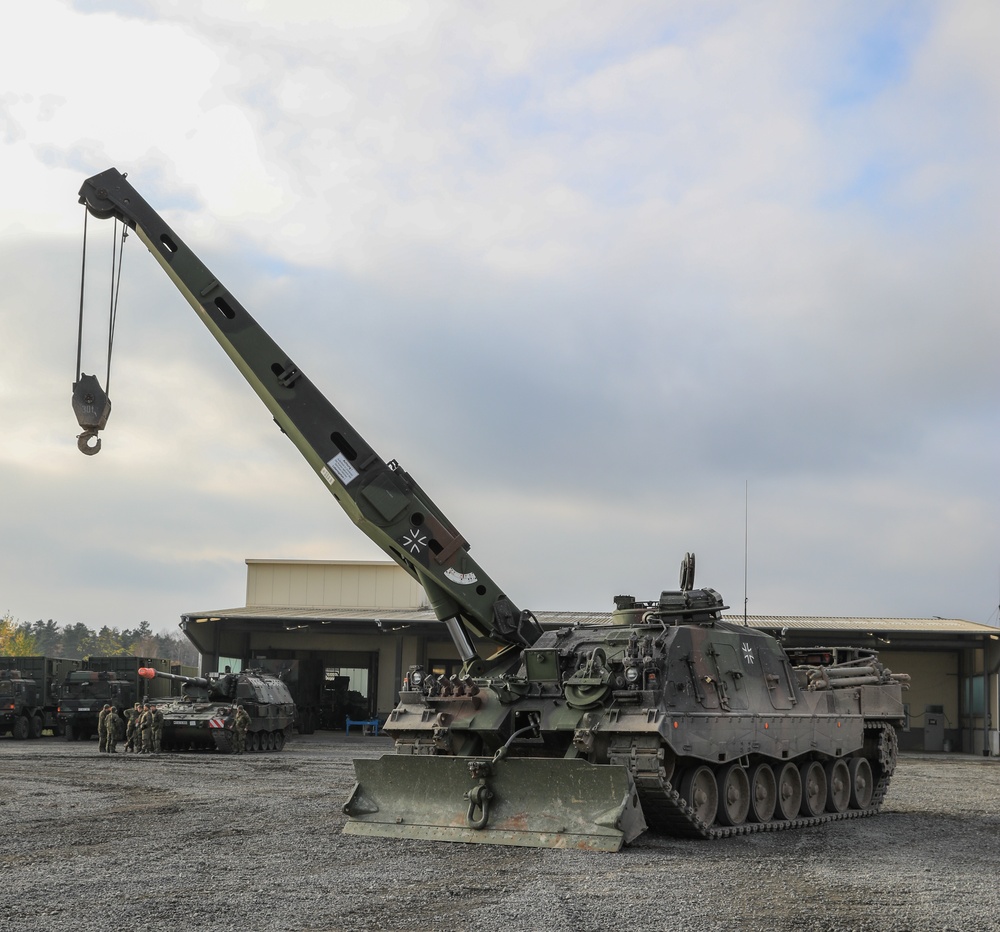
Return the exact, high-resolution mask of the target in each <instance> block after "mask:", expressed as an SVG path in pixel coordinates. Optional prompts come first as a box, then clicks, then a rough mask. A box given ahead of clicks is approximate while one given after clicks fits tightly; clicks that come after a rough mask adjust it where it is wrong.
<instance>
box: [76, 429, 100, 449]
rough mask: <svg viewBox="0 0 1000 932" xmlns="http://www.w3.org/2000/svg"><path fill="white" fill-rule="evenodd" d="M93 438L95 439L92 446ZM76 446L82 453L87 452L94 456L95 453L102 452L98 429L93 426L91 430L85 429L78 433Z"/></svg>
mask: <svg viewBox="0 0 1000 932" xmlns="http://www.w3.org/2000/svg"><path fill="white" fill-rule="evenodd" d="M91 440H93V441H94V443H93V446H91V443H90V441H91ZM76 446H77V449H78V450H79V451H80V452H81V453H85V454H86V455H87V456H93V455H94V454H95V453H100V452H101V438H100V437H98V436H97V429H96V428H92V429H91V430H85V431H84V432H83V433H82V434H77V435H76Z"/></svg>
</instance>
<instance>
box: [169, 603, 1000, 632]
mask: <svg viewBox="0 0 1000 932" xmlns="http://www.w3.org/2000/svg"><path fill="white" fill-rule="evenodd" d="M535 616H536V617H537V618H538V620H539V622H541V624H542V625H544V626H546V627H558V626H560V625H572V624H593V625H601V624H609V623H610V621H611V613H610V612H535ZM183 618H184V620H185V621H187V622H194V623H198V622H210V621H248V622H253V621H258V622H266V621H271V622H276V621H281V622H292V621H294V622H296V623H298V624H315V623H320V624H323V623H325V624H330V623H332V622H335V621H342V622H372V623H374V622H376V621H390V622H397V621H398V622H414V623H419V622H431V623H432V622H436V621H437V618H436V617H435V615H434V612H433V611H432V610H431V609H429V608H425V609H400V608H326V607H322V608H320V607H315V606H313V607H309V606H303V607H289V606H285V605H282V606H266V605H252V606H243V607H240V608H224V609H218V610H215V611H209V612H186V613H185V614H184V616H183ZM723 618H724V619H725V620H726V621H729V622H733V623H736V624H739V623H741V622H742V621H743V616H742V615H738V614H734V613H729V614H724V615H723ZM746 621H747V624H748V625H750V627H753V628H764V629H767V630H771V629H775V630H780V629H782V628H786V629H788V630H789V631H792V630H798V631H844V632H855V633H864V634H872V635H877V634H926V635H935V634H939V635H956V634H958V635H972V636H979V637H984V636H990V635H992V636H994V637H998V638H1000V628H996V627H993V626H992V625H984V624H980V623H979V622H975V621H964V620H962V619H961V618H838V617H832V616H825V615H748V616H747V618H746Z"/></svg>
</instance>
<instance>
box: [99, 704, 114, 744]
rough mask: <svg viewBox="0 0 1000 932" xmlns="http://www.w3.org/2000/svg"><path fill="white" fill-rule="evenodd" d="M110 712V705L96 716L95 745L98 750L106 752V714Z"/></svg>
mask: <svg viewBox="0 0 1000 932" xmlns="http://www.w3.org/2000/svg"><path fill="white" fill-rule="evenodd" d="M110 711H111V706H110V705H105V706H104V708H103V709H101V712H100V714H99V715H98V716H97V743H98V749H99V750H101V751H106V750H107V749H108V713H109V712H110Z"/></svg>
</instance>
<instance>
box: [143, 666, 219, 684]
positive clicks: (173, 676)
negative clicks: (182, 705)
mask: <svg viewBox="0 0 1000 932" xmlns="http://www.w3.org/2000/svg"><path fill="white" fill-rule="evenodd" d="M139 676H141V677H143V678H144V679H147V680H151V679H153V678H154V677H157V676H160V677H163V679H165V680H177V681H178V682H180V683H193V684H194V685H195V686H210V685H211V683H210V682H209V681H208V680H206V679H205V677H203V676H181V675H179V674H177V673H164V672H163V671H162V670H154V669H153V668H152V667H140V668H139Z"/></svg>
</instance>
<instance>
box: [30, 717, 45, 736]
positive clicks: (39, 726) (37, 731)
mask: <svg viewBox="0 0 1000 932" xmlns="http://www.w3.org/2000/svg"><path fill="white" fill-rule="evenodd" d="M28 727H29V728H30V729H31V731H30V733H29V734H28V737H29V738H41V736H42V732H43V731H44V730H45V719H44V718H42V716H41V715H39V714H38V713H37V712H36V713H35V714H34V715H32V716H31V721H30V722H29V723H28Z"/></svg>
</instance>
